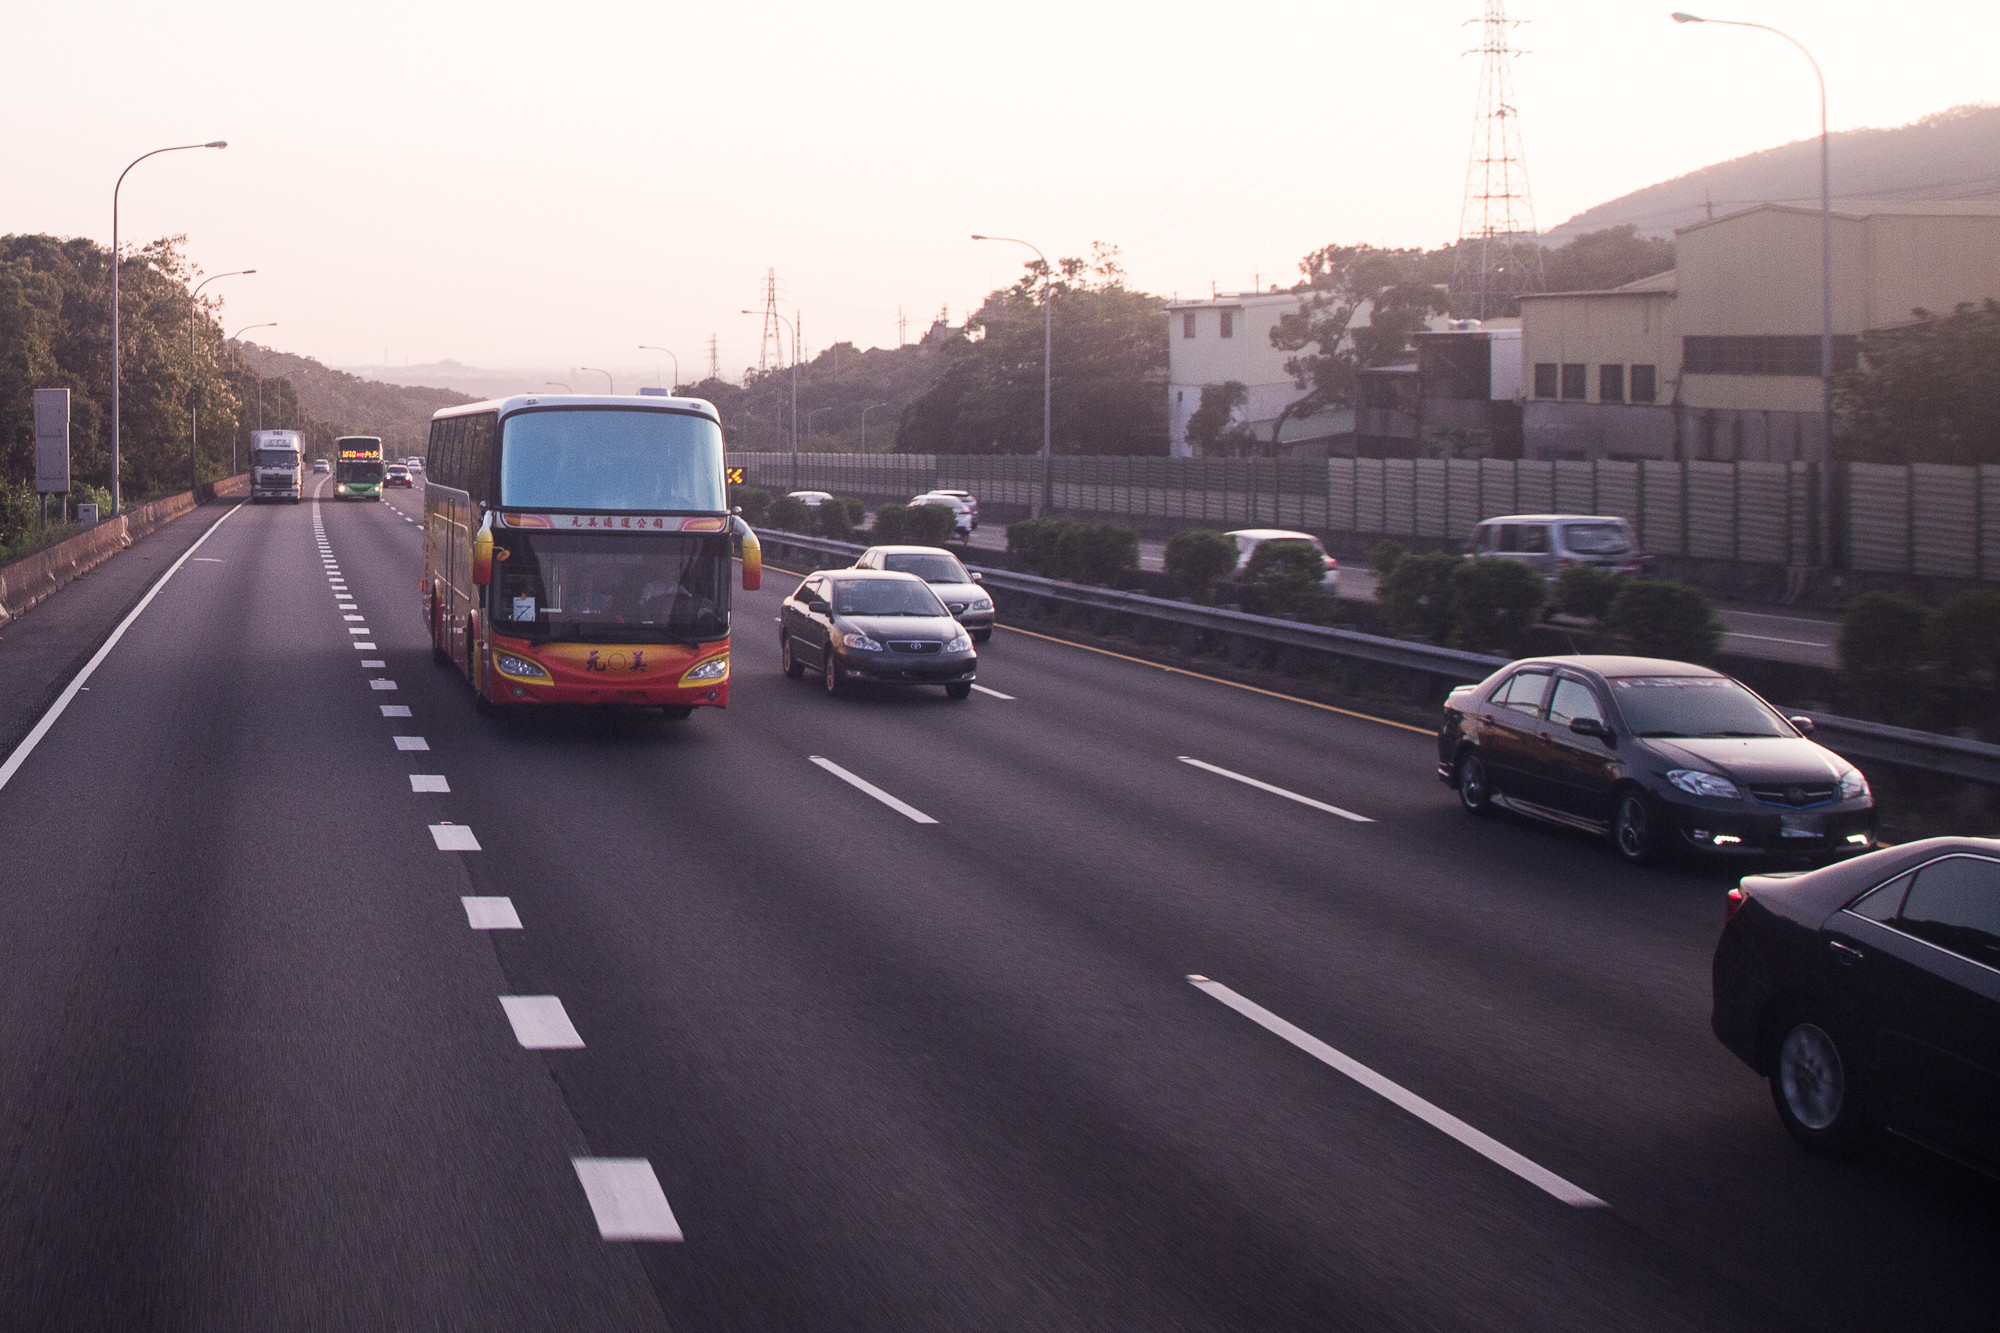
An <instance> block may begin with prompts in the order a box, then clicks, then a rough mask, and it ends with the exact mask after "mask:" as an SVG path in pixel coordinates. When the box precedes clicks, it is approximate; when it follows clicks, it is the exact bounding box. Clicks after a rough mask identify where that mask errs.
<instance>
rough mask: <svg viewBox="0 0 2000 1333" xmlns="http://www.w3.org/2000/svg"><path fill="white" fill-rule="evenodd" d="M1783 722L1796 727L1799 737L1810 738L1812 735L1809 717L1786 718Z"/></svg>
mask: <svg viewBox="0 0 2000 1333" xmlns="http://www.w3.org/2000/svg"><path fill="white" fill-rule="evenodd" d="M1785 721H1787V722H1789V723H1791V724H1792V725H1793V726H1795V727H1797V728H1798V729H1799V734H1800V735H1801V736H1810V735H1812V734H1813V720H1812V719H1811V718H1809V717H1788V718H1786V719H1785Z"/></svg>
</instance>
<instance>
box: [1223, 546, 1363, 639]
mask: <svg viewBox="0 0 2000 1333" xmlns="http://www.w3.org/2000/svg"><path fill="white" fill-rule="evenodd" d="M1234 544H1235V543H1233V542H1232V543H1231V545H1232V546H1233V545H1234ZM1325 576H1326V557H1325V556H1324V555H1322V554H1321V553H1320V550H1319V548H1318V547H1316V546H1314V545H1313V544H1312V543H1310V542H1289V541H1270V542H1259V543H1258V544H1257V549H1256V550H1254V551H1252V552H1251V553H1250V560H1249V563H1248V564H1246V565H1245V566H1244V568H1243V573H1242V575H1241V577H1240V578H1239V580H1238V581H1239V582H1240V583H1242V585H1243V587H1244V590H1245V591H1246V592H1248V593H1249V594H1250V596H1249V601H1250V606H1249V609H1250V610H1251V611H1254V612H1255V613H1257V614H1258V615H1265V616H1293V617H1296V618H1297V619H1299V620H1303V621H1307V622H1310V623H1311V624H1315V625H1330V624H1332V623H1333V622H1334V620H1335V619H1336V617H1337V614H1338V611H1339V608H1338V606H1337V605H1336V604H1335V602H1334V599H1333V597H1332V596H1331V595H1330V594H1329V593H1328V592H1327V590H1326V586H1325V585H1324V584H1323V583H1322V582H1321V580H1322V579H1323V578H1324V577H1325Z"/></svg>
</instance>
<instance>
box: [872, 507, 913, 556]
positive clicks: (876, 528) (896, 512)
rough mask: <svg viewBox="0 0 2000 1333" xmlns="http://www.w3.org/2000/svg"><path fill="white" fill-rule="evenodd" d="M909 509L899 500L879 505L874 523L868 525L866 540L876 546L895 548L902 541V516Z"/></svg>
mask: <svg viewBox="0 0 2000 1333" xmlns="http://www.w3.org/2000/svg"><path fill="white" fill-rule="evenodd" d="M909 512H910V507H909V506H908V505H906V504H904V503H902V502H901V501H900V500H891V501H889V503H887V504H885V505H879V506H877V507H876V510H875V521H874V523H872V524H870V525H869V529H868V532H869V536H868V540H869V541H871V542H873V543H875V544H876V545H877V546H896V545H899V544H900V543H901V542H902V540H903V515H905V514H907V513H909Z"/></svg>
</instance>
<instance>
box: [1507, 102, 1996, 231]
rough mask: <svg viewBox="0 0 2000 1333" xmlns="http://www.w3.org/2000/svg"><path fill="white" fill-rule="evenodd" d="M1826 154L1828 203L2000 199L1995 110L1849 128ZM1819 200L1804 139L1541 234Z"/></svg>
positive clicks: (1646, 224)
mask: <svg viewBox="0 0 2000 1333" xmlns="http://www.w3.org/2000/svg"><path fill="white" fill-rule="evenodd" d="M1828 158H1829V160H1830V162H1831V164H1832V169H1831V172H1830V177H1831V179H1832V182H1833V195H1834V198H1835V199H1836V200H1846V201H1849V202H1850V203H1851V204H1861V203H1865V202H1867V201H1870V200H1879V201H1882V202H1904V203H1907V202H1910V201H1916V200H1923V201H1929V200H1939V199H2000V166H1996V165H1995V164H1996V162H2000V106H1967V107H1958V108H1955V109H1953V110H1951V111H1944V112H1940V113H1939V114H1937V115H1935V116H1926V117H1925V118H1924V119H1922V120H1920V121H1917V122H1916V123H1915V124H1912V125H1903V126H1899V127H1898V128H1895V129H1886V130H1846V131H1843V132H1841V133H1839V134H1835V135H1834V136H1833V137H1832V141H1831V145H1830V148H1829V152H1828ZM1818 198H1819V140H1818V139H1817V138H1812V139H1801V140H1800V141H1798V142H1797V143H1788V144H1785V145H1783V146H1782V147H1779V148H1771V149H1766V150H1765V151H1764V152H1761V153H1752V154H1750V155H1749V156H1748V157H1739V158H1733V159H1731V160H1730V161H1728V162H1718V163H1716V164H1715V165H1714V166H1710V167H1703V168H1702V169H1701V170H1699V171H1691V172H1689V173H1688V174H1687V175H1685V176H1679V177H1676V178H1675V179H1673V180H1670V181H1662V182H1660V183H1659V184H1658V185H1649V186H1647V187H1646V188H1645V189H1643V190H1634V191H1633V192H1632V193H1631V194H1628V195H1625V196H1623V197H1621V198H1618V199H1613V200H1611V201H1610V202H1608V203H1603V204H1599V205H1597V207H1595V208H1591V209H1587V210H1585V211H1584V212H1582V213H1578V214H1577V215H1576V216H1575V217H1573V218H1571V219H1569V220H1568V221H1567V222H1564V223H1563V224H1562V225H1561V226H1558V227H1554V228H1551V229H1550V230H1549V231H1548V232H1547V233H1545V236H1546V238H1547V239H1550V240H1556V241H1562V240H1568V239H1569V238H1571V237H1573V236H1578V235H1581V234H1583V233H1584V232H1590V231H1599V230H1602V229H1603V228H1606V227H1615V226H1619V225H1621V224H1630V225H1633V226H1636V227H1638V228H1639V230H1640V231H1641V232H1642V233H1644V234H1647V235H1653V236H1671V235H1672V234H1673V231H1674V228H1676V227H1684V226H1687V225H1688V224H1689V223H1691V222H1698V221H1700V220H1701V219H1703V218H1705V217H1708V216H1709V215H1710V210H1711V209H1712V210H1713V212H1714V215H1715V216H1718V217H1719V216H1721V215H1722V214H1724V213H1733V212H1735V211H1736V210H1738V209H1741V208H1747V207H1749V206H1750V205H1752V204H1759V203H1766V202H1769V201H1772V200H1779V199H1792V200H1812V201H1817V200H1818Z"/></svg>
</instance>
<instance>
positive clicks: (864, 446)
mask: <svg viewBox="0 0 2000 1333" xmlns="http://www.w3.org/2000/svg"><path fill="white" fill-rule="evenodd" d="M887 406H888V404H887V403H870V404H869V405H868V406H866V407H864V408H862V409H861V452H862V453H864V454H865V453H867V452H868V414H869V413H870V412H873V411H874V410H875V409H876V408H878V407H887Z"/></svg>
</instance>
